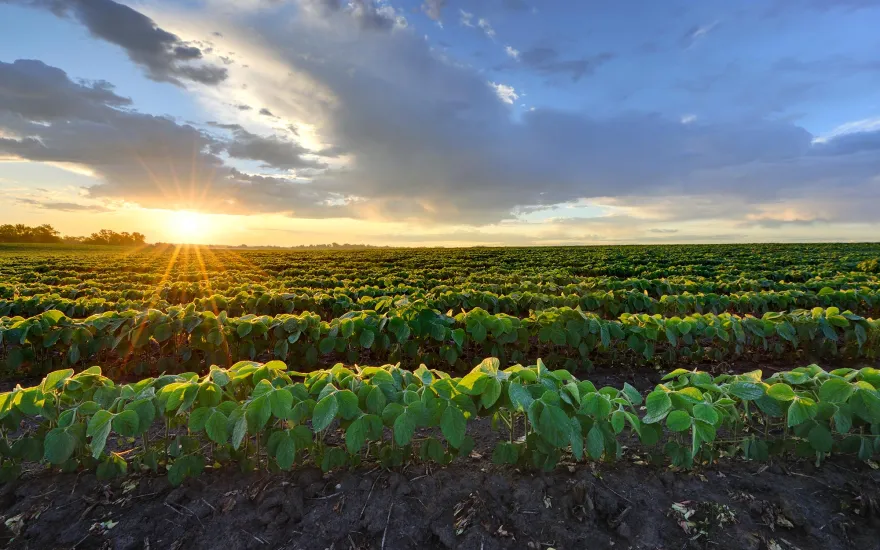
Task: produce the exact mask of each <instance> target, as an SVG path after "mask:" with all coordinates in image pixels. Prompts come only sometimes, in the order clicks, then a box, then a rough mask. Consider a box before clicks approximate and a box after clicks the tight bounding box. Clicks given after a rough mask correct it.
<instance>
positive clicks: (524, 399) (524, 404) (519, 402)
mask: <svg viewBox="0 0 880 550" xmlns="http://www.w3.org/2000/svg"><path fill="white" fill-rule="evenodd" d="M507 396H508V397H509V398H510V404H511V405H512V406H513V410H514V411H517V412H526V411H527V410H528V409H529V405H531V404H532V401H534V398H533V397H532V394H530V393H529V392H528V390H526V389H525V388H524V387H522V385H521V384H520V383H519V382H516V381H513V382H511V383H510V384H509V385H508V387H507Z"/></svg>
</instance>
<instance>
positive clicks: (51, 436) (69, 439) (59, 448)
mask: <svg viewBox="0 0 880 550" xmlns="http://www.w3.org/2000/svg"><path fill="white" fill-rule="evenodd" d="M75 450H76V436H75V435H73V434H72V433H70V432H68V431H67V429H66V428H55V429H53V430H50V431H49V433H47V434H46V438H45V439H44V440H43V458H45V459H46V460H47V461H48V462H49V463H50V464H55V465H58V464H63V463H65V462H67V460H68V459H69V458H70V457H71V456H73V452H74V451H75Z"/></svg>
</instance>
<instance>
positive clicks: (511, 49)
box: [504, 46, 519, 61]
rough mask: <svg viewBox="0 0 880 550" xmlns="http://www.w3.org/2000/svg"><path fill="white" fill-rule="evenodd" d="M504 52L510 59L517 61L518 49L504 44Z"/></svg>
mask: <svg viewBox="0 0 880 550" xmlns="http://www.w3.org/2000/svg"><path fill="white" fill-rule="evenodd" d="M504 53H506V54H507V55H508V56H509V57H511V58H512V59H516V60H517V61H519V50H517V49H516V48H514V47H512V46H504Z"/></svg>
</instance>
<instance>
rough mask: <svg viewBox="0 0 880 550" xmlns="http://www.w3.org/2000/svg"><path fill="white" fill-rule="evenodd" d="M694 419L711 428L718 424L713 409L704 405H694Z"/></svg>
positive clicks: (716, 414) (716, 413)
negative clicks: (707, 424) (706, 423)
mask: <svg viewBox="0 0 880 550" xmlns="http://www.w3.org/2000/svg"><path fill="white" fill-rule="evenodd" d="M693 413H694V418H698V419H700V420H702V421H703V422H708V423H709V424H712V425H713V426H714V425H715V424H717V423H718V420H719V416H718V411H716V410H715V407H713V406H712V405H708V404H706V403H698V404H696V405H694V411H693Z"/></svg>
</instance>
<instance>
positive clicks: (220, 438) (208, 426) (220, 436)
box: [205, 410, 229, 445]
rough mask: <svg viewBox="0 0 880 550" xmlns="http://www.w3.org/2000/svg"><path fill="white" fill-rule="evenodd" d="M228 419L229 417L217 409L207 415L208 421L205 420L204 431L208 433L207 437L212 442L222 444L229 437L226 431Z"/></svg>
mask: <svg viewBox="0 0 880 550" xmlns="http://www.w3.org/2000/svg"><path fill="white" fill-rule="evenodd" d="M228 421H229V419H228V418H226V415H224V414H223V413H222V412H220V411H218V410H215V411H214V412H212V413H211V416H209V417H208V421H207V422H205V433H207V434H208V438H209V439H210V440H211V441H213V442H214V443H217V444H219V445H224V444H225V443H226V440H227V439H229V435H228V433H227V431H226V425H227V422H228Z"/></svg>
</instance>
